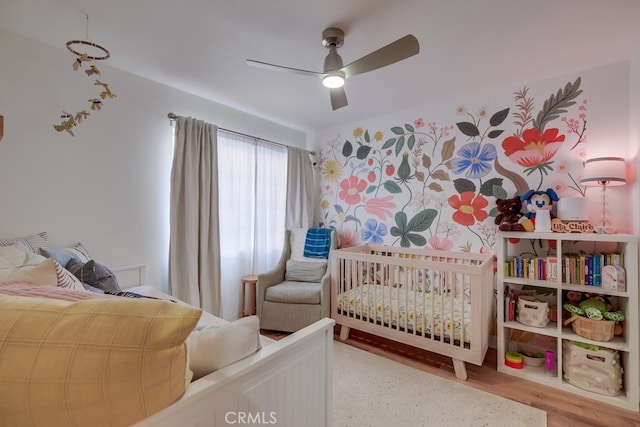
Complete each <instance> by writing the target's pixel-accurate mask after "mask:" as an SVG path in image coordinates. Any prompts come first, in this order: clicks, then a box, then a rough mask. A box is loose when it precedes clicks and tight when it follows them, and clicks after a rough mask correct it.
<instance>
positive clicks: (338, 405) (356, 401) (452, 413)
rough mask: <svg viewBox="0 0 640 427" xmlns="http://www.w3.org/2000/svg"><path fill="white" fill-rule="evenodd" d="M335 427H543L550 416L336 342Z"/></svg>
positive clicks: (334, 362) (334, 372)
mask: <svg viewBox="0 0 640 427" xmlns="http://www.w3.org/2000/svg"><path fill="white" fill-rule="evenodd" d="M333 366H334V368H333V426H334V427H347V426H348V427H365V426H370V427H378V426H380V427H392V426H398V427H400V426H412V427H417V426H429V427H439V426H456V427H457V426H465V427H475V426H487V427H489V426H490V427H501V426H505V427H506V426H509V427H518V426H526V427H544V426H546V425H547V414H546V412H544V411H542V410H539V409H536V408H531V407H529V406H527V405H524V404H521V403H518V402H514V401H512V400H509V399H505V398H503V397H500V396H496V395H493V394H491V393H487V392H484V391H482V390H477V389H474V388H472V387H469V386H465V385H462V384H459V383H456V382H454V381H449V380H447V379H444V378H440V377H438V376H435V375H431V374H429V373H427V372H424V371H421V370H419V369H416V368H413V367H411V366H407V365H403V364H401V363H398V362H395V361H393V360H389V359H386V358H384V357H382V356H378V355H376V354H373V353H369V352H367V351H364V350H361V349H358V348H355V347H353V346H350V345H347V344H344V343H341V342H339V341H334V359H333Z"/></svg>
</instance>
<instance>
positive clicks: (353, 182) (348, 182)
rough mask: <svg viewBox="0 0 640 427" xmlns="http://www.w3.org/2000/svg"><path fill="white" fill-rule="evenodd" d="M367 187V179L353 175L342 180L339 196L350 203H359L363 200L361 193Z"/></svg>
mask: <svg viewBox="0 0 640 427" xmlns="http://www.w3.org/2000/svg"><path fill="white" fill-rule="evenodd" d="M366 189H367V181H365V180H364V179H360V178H358V177H357V176H355V175H351V176H350V177H349V178H346V179H343V180H342V181H341V182H340V193H338V197H340V198H341V199H342V200H344V202H345V203H347V204H349V205H357V204H358V203H360V201H361V200H362V196H361V195H360V193H362V192H363V191H364V190H366Z"/></svg>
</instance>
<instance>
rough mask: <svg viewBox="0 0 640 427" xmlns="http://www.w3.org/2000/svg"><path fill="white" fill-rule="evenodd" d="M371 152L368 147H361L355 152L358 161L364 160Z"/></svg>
mask: <svg viewBox="0 0 640 427" xmlns="http://www.w3.org/2000/svg"><path fill="white" fill-rule="evenodd" d="M370 151H371V147H370V146H368V145H361V146H360V147H358V151H356V157H357V158H358V159H359V160H364V159H366V158H367V157H368V156H369V152H370Z"/></svg>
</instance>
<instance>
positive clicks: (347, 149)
mask: <svg viewBox="0 0 640 427" xmlns="http://www.w3.org/2000/svg"><path fill="white" fill-rule="evenodd" d="M351 153H353V145H351V143H350V142H349V141H346V142H345V143H344V145H343V146H342V155H343V156H344V157H350V156H351Z"/></svg>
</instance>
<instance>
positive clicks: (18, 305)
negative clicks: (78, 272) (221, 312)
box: [0, 233, 335, 427]
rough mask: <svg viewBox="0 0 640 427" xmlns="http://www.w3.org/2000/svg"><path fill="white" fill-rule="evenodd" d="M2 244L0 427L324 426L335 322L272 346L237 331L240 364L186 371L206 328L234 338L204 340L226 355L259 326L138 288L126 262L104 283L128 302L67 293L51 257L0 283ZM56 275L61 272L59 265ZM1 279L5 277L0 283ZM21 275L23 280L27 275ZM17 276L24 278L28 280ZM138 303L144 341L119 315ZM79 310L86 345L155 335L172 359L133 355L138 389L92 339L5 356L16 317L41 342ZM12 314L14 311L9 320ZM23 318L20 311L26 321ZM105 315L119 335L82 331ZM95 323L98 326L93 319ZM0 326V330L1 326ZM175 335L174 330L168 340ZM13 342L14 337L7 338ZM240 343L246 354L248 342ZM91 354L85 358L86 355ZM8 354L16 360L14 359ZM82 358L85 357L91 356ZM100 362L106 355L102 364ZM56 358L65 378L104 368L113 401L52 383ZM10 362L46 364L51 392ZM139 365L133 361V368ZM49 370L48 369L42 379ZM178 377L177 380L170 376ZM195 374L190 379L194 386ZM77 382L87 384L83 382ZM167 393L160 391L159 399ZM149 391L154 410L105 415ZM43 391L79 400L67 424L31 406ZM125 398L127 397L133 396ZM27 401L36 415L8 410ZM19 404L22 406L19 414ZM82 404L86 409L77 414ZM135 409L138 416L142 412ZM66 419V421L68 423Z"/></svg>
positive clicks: (62, 401)
mask: <svg viewBox="0 0 640 427" xmlns="http://www.w3.org/2000/svg"><path fill="white" fill-rule="evenodd" d="M40 234H43V233H40ZM29 237H33V236H29ZM15 240H16V239H13V240H12V242H15ZM18 240H19V239H18ZM27 243H29V242H27ZM7 244H8V243H7V239H5V240H2V239H0V360H2V363H0V379H1V381H0V396H2V398H1V399H0V424H1V425H17V424H16V422H17V421H16V420H19V422H17V423H18V424H20V425H23V424H25V423H26V424H29V425H47V426H49V425H87V424H90V425H94V426H99V425H136V426H176V425H179V426H181V427H186V426H202V425H206V426H224V425H238V424H249V425H256V424H277V425H279V426H280V425H281V426H300V425H306V426H327V425H330V424H331V401H332V374H331V372H332V354H333V348H332V343H333V326H334V324H335V321H333V320H332V319H328V318H325V319H322V320H320V321H318V322H316V323H314V324H312V325H310V326H308V327H306V328H304V329H302V330H300V331H298V332H296V333H293V334H291V335H289V336H287V337H285V338H283V339H281V340H279V341H274V340H271V339H269V338H265V337H264V336H262V335H259V329H254V330H253V332H251V334H246V335H245V338H246V340H244V342H249V343H250V345H252V346H253V347H254V348H253V350H252V351H251V352H250V354H248V355H246V354H242V355H241V357H240V358H239V359H237V360H233V361H230V360H226V359H224V357H223V356H221V355H219V354H218V352H216V355H215V357H213V359H217V361H216V362H215V363H218V364H220V367H214V370H213V371H212V372H207V371H205V370H202V369H204V368H202V366H199V365H195V366H194V359H193V358H192V357H193V356H194V354H195V353H196V352H200V354H203V353H202V351H200V350H198V349H197V347H194V346H193V340H194V336H199V337H201V338H200V340H201V341H199V342H198V343H199V344H202V343H203V342H204V341H203V338H202V337H203V336H206V337H209V336H210V335H209V332H211V331H214V333H215V334H216V337H218V338H216V339H221V338H219V337H224V339H225V340H227V339H228V337H229V336H230V335H229V334H233V336H234V338H233V340H232V341H207V342H206V344H207V345H209V346H210V347H209V348H214V347H215V348H223V350H224V351H222V352H221V353H222V354H224V355H229V354H231V353H232V352H231V350H229V349H230V348H236V347H239V346H241V345H240V344H238V342H240V341H242V340H238V339H236V335H235V334H237V331H238V330H240V328H241V329H242V330H245V331H246V330H249V329H251V328H252V327H253V328H257V327H258V322H257V319H255V317H253V316H249V317H246V318H242V319H239V320H237V321H234V322H227V321H224V320H222V319H220V318H217V317H215V316H213V315H211V314H210V313H206V312H201V310H199V309H195V308H193V307H190V306H188V305H187V304H184V303H183V302H181V301H178V300H175V299H174V298H172V297H171V296H170V295H167V294H165V293H163V292H161V291H160V290H158V289H157V288H154V287H152V286H145V285H144V270H145V267H144V265H129V266H123V267H115V268H110V269H108V270H109V271H110V272H111V273H112V279H115V280H116V281H117V282H118V283H119V285H120V286H121V287H122V289H121V292H122V294H129V296H133V295H135V297H125V296H123V295H110V294H104V295H100V294H98V293H93V292H88V291H86V290H79V289H73V286H72V285H70V284H69V283H68V282H64V283H63V282H61V281H60V280H61V279H60V276H57V277H56V273H55V272H53V273H51V266H52V265H54V266H55V267H57V268H58V271H62V270H60V269H59V267H60V266H59V265H55V264H56V263H57V261H54V260H52V259H47V260H46V261H42V262H39V263H32V264H31V265H29V266H26V265H23V266H20V267H18V268H20V269H22V270H21V272H20V274H22V276H20V277H19V280H12V279H15V278H16V277H18V276H15V275H14V276H10V277H9V278H7V274H8V273H7V272H8V271H9V270H10V269H9V268H4V267H6V265H2V264H3V258H2V254H3V247H4V246H7ZM32 244H33V241H31V242H30V243H29V245H32ZM29 245H27V246H28V249H29V250H30V251H36V250H37V251H39V247H38V245H37V244H35V245H32V246H35V248H34V247H31V246H29ZM76 248H78V245H74V246H73V247H71V248H65V249H76ZM21 249H24V247H21ZM6 252H8V251H4V253H5V254H6ZM34 253H35V252H34ZM27 257H31V258H32V259H33V258H34V255H27ZM5 264H6V262H5ZM57 264H59V263H57ZM25 267H28V269H29V271H28V272H26V271H25V270H26V268H25ZM94 269H95V268H94ZM63 270H65V271H66V269H63ZM45 271H47V272H48V273H47V274H49V276H47V278H43V277H45ZM67 273H68V272H67ZM3 274H4V275H5V276H4V277H3ZM24 274H27V276H25V275H24ZM65 274H66V273H65ZM25 277H26V278H27V279H26V280H25ZM67 279H68V277H67ZM67 279H64V280H67ZM51 280H54V283H53V284H51V283H50V282H51ZM45 288H46V289H45ZM43 290H44V291H43ZM45 291H46V292H45ZM17 292H19V293H21V294H18V293H17ZM29 292H31V293H32V295H28V296H25V295H23V294H24V293H27V294H28V293H29ZM43 292H45V293H46V294H49V293H54V294H56V295H54V296H53V297H47V298H45V297H43V296H42V295H40V294H42V293H43ZM58 294H59V295H62V296H59V295H58ZM58 298H59V299H58ZM156 299H165V300H166V299H168V300H170V301H169V302H168V301H157V300H156ZM82 304H84V305H82ZM88 304H93V305H92V306H91V305H88ZM110 306H115V307H117V309H118V310H120V311H118V312H117V313H115V314H114V312H113V311H111V308H109V309H108V310H107V308H105V307H110ZM143 306H144V307H147V306H149V307H153V310H154V313H153V315H154V316H155V317H154V320H153V322H156V323H153V322H151V323H149V324H145V325H152V326H148V329H145V330H144V333H143V332H140V334H142V335H136V334H135V333H136V332H137V329H138V328H134V327H133V326H131V325H132V323H126V322H124V321H123V320H122V319H123V318H124V317H123V313H121V311H123V310H124V311H125V312H126V313H125V314H126V315H128V316H129V317H126V319H132V318H133V319H134V320H135V322H138V320H139V319H138V317H142V315H140V313H138V311H137V310H138V309H139V308H140V307H143ZM33 307H36V309H33ZM80 307H82V310H76V311H74V312H73V313H72V314H73V316H88V317H85V318H83V319H84V320H83V321H82V322H80V323H82V325H81V326H80V327H79V328H80V329H78V331H81V330H82V331H83V332H78V334H81V333H83V334H86V335H89V336H91V337H94V338H92V340H97V339H98V338H99V336H100V335H105V336H109V334H111V336H110V338H109V339H116V335H118V337H122V336H127V335H131V337H136V336H143V337H145V339H146V337H147V336H151V335H153V336H155V335H158V336H159V337H160V339H165V340H168V341H171V345H170V347H171V348H170V351H171V354H170V357H171V359H170V362H167V363H164V362H163V360H164V359H162V357H165V356H167V354H166V353H167V351H169V350H166V349H164V348H163V349H161V350H160V352H161V353H162V354H161V355H160V356H157V355H156V354H151V355H149V353H151V352H149V353H143V354H141V355H140V356H139V359H140V360H141V361H144V362H140V363H139V365H140V366H139V371H140V372H139V373H138V376H139V377H140V378H141V379H140V382H139V383H135V382H134V383H132V382H131V381H132V379H131V377H132V376H130V375H128V376H127V377H126V378H122V375H121V373H120V372H117V370H118V369H119V367H117V365H109V364H107V363H112V362H113V360H112V359H115V358H116V357H111V359H110V360H108V361H106V360H107V356H105V354H107V353H110V352H112V353H113V354H116V352H117V350H118V348H117V346H116V350H114V349H113V348H112V347H111V348H110V349H109V351H108V352H107V351H102V352H100V351H96V348H93V349H90V348H89V347H92V346H93V347H96V345H95V343H93V342H92V345H91V346H90V345H87V344H86V343H85V342H81V344H80V345H78V344H77V342H78V341H77V340H75V341H74V342H73V344H68V345H67V343H66V341H65V340H66V339H67V338H68V337H65V339H64V340H62V341H60V339H58V341H56V342H54V345H53V347H54V350H52V351H53V352H52V353H51V354H52V356H48V357H46V358H43V357H40V358H33V360H31V359H30V357H29V356H27V357H23V356H22V354H21V353H20V352H16V351H14V352H13V353H11V351H10V350H11V347H12V345H13V347H14V349H15V347H16V342H17V346H21V345H22V344H23V343H24V342H26V341H24V339H23V338H24V337H18V339H17V340H16V339H13V340H12V337H11V335H12V334H14V335H15V331H16V330H17V329H19V328H18V327H16V326H15V325H19V322H18V320H16V319H20V320H21V321H24V322H25V323H26V326H24V327H23V329H25V330H27V332H28V333H31V332H30V331H29V330H31V329H34V326H35V329H38V328H41V329H47V331H46V332H47V337H49V336H50V335H52V333H51V331H52V330H53V329H49V327H48V326H47V325H49V324H54V323H57V320H58V319H63V322H62V323H64V324H65V325H66V326H65V327H66V328H69V325H70V324H71V323H70V322H71V321H68V319H69V318H71V315H70V314H69V310H71V309H75V308H80ZM88 307H89V308H90V309H89V308H88ZM96 307H98V309H96ZM158 307H162V310H158V309H157V308H158ZM20 310H22V311H20ZM60 310H62V311H64V314H60V312H59V311H60ZM103 310H105V311H106V314H104V313H103V312H102V311H103ZM140 310H142V309H140ZM14 311H15V312H17V313H18V314H15V313H14ZM40 311H42V312H44V313H45V314H46V315H51V313H52V312H53V313H54V314H55V316H58V317H56V318H55V319H56V321H55V322H48V321H46V320H45V321H44V322H43V321H40V318H37V317H36V315H33V317H32V313H39V312H40ZM25 313H27V314H28V315H25ZM158 313H160V314H158ZM103 314H104V315H105V316H107V317H108V318H109V319H112V318H115V319H118V320H117V322H120V324H118V326H119V327H121V329H122V331H121V333H118V334H116V333H112V328H110V327H109V328H107V327H106V326H105V325H104V324H103V325H102V326H100V327H101V328H102V329H97V330H92V332H91V333H86V331H85V330H84V329H87V330H89V328H90V327H91V326H86V325H92V323H91V322H90V320H92V318H93V317H97V316H100V315H103ZM12 316H13V317H12ZM158 318H160V319H161V323H158V322H159V321H158V320H157V319H158ZM36 319H38V320H36ZM87 319H89V320H87ZM129 321H130V320H127V322H129ZM165 321H166V323H165ZM29 322H31V323H29ZM65 322H66V323H65ZM76 323H79V322H76ZM95 323H97V324H100V322H95ZM123 323H124V324H123ZM3 324H4V329H2V328H3V326H2V325H3ZM153 325H155V326H153ZM158 325H159V326H158ZM52 328H53V327H52ZM83 328H84V329H83ZM174 329H175V330H176V331H177V332H176V333H175V334H174V335H171V333H173V332H172V331H173V330H174ZM68 330H71V329H68ZM7 331H10V332H7ZM96 331H98V332H96ZM220 331H223V332H220ZM224 331H232V332H224ZM54 332H55V330H54ZM138 332H139V331H138ZM197 333H206V334H207V335H196V334H197ZM180 334H182V335H180ZM53 335H55V334H53ZM251 337H253V342H251ZM256 337H257V338H258V340H257V341H256V340H255V338H256ZM13 338H15V336H14V337H13ZM58 338H59V337H58ZM30 339H31V338H30ZM38 339H40V338H38ZM105 339H106V338H105ZM130 339H134V338H130ZM61 343H62V344H61ZM47 345H48V343H45V342H44V340H40V341H38V342H37V346H38V351H39V352H42V351H48V350H47ZM63 347H69V350H68V353H64V357H61V355H60V349H61V348H63ZM151 347H152V346H151ZM244 347H245V351H246V345H245V346H244ZM205 348H207V347H205ZM43 349H44V350H43ZM83 349H84V350H86V351H87V352H86V354H87V355H88V354H91V356H90V358H93V360H87V361H83V360H82V359H83V357H84V354H85V353H83V352H82V351H81V350H83ZM194 349H196V350H194ZM91 350H92V351H93V353H90V351H91ZM129 350H130V349H129V348H127V351H129ZM65 351H67V350H65ZM145 351H147V350H145ZM56 352H57V353H56ZM16 355H17V357H18V359H19V360H16ZM237 355H238V354H236V356H237ZM11 357H13V359H11ZM85 358H87V359H88V358H89V357H85ZM101 358H104V360H103V359H101ZM158 358H160V359H158ZM236 358H237V357H236ZM44 359H46V360H44ZM72 359H73V361H74V362H73V363H71V362H70V361H71V360H72ZM57 360H60V363H59V364H60V365H65V366H64V369H62V371H63V374H64V375H65V379H66V378H69V375H71V374H73V372H76V373H77V372H84V373H86V372H89V373H90V374H91V376H93V377H95V376H97V375H102V374H104V372H107V371H108V372H109V381H108V382H105V383H103V384H102V385H101V387H102V388H104V389H109V390H106V391H104V393H107V392H108V393H111V395H110V396H114V397H113V399H112V400H108V401H100V402H83V401H82V399H88V397H87V395H90V394H91V388H90V385H91V384H90V381H92V380H93V379H94V378H89V379H86V378H82V379H81V380H78V377H73V378H72V380H71V381H68V382H62V381H58V380H57V377H56V378H54V375H55V372H56V371H57V370H58V369H57V367H56V365H58V363H56V361H57ZM76 362H78V363H76ZM80 362H82V363H80ZM161 362H162V363H164V364H161V365H160V367H161V368H160V374H158V371H155V372H153V374H150V372H151V371H150V369H151V368H150V366H153V365H154V363H155V364H156V365H158V364H159V363H161ZM11 363H14V364H15V365H14V366H17V365H19V364H21V363H22V364H26V365H28V367H29V369H31V370H32V371H36V369H32V368H34V367H36V365H37V364H38V363H44V364H45V365H44V366H42V367H41V368H43V369H41V370H44V371H45V374H46V375H50V376H51V377H52V378H53V379H51V378H45V382H47V381H49V382H50V383H51V384H53V385H51V387H52V388H51V389H45V390H47V393H44V394H43V391H42V390H43V389H42V388H39V389H38V388H37V387H34V386H33V385H32V384H31V383H30V381H31V378H30V377H27V378H26V379H25V377H24V376H22V377H20V375H22V374H21V372H23V371H28V370H29V369H22V368H20V369H11V366H10V364H11ZM198 363H200V361H198ZM202 363H205V368H206V369H211V363H213V362H212V361H211V360H207V361H204V362H202ZM46 364H48V365H46ZM137 364H138V363H137V362H136V363H133V364H132V365H137ZM79 366H84V367H79ZM114 366H116V367H117V369H116V368H114ZM201 368H202V369H201ZM82 369H84V371H82ZM47 370H48V371H47ZM18 371H20V372H18ZM49 371H50V372H51V373H49ZM169 371H170V372H173V373H174V374H172V375H169V373H167V374H166V375H165V372H169ZM174 371H175V372H174ZM176 372H177V375H175V373H176ZM70 373H71V374H70ZM30 375H31V374H30ZM83 375H84V374H83ZM105 375H106V374H105ZM165 376H166V377H167V379H168V380H167V381H165V380H164V379H163V378H164V377H165ZM136 378H137V377H136ZM176 378H177V381H176ZM193 378H197V379H195V380H192V379H193ZM169 380H170V381H169ZM56 381H57V383H56ZM82 381H85V382H84V383H83V382H82ZM171 381H173V382H171ZM169 382H170V383H169ZM58 383H59V384H58ZM168 383H169V384H168ZM40 385H41V384H40ZM30 387H31V389H30ZM74 387H75V388H74ZM82 387H85V389H86V390H87V391H86V393H84V395H83V393H81V392H80V393H78V390H85V389H82ZM145 387H147V389H145ZM165 389H166V393H164V390H165ZM74 390H75V391H74ZM131 390H133V393H131ZM148 390H152V392H153V393H156V394H162V393H164V394H163V395H162V396H161V399H164V400H161V402H165V403H162V404H161V405H160V404H156V406H155V407H151V406H149V405H147V406H145V407H144V408H143V409H142V411H143V412H144V411H146V412H145V413H144V415H143V416H141V415H138V416H137V417H136V418H127V419H125V418H117V417H115V416H114V417H112V415H113V413H112V412H109V411H108V407H110V405H111V407H112V408H124V409H122V412H126V411H128V410H129V409H131V408H129V406H131V405H132V403H131V402H129V401H124V402H122V399H120V401H118V398H119V397H121V396H120V395H125V394H127V393H129V394H133V396H134V397H135V398H137V397H138V396H137V395H138V394H140V395H142V394H144V393H148ZM143 392H144V393H143ZM38 393H41V394H38ZM74 393H75V394H74ZM45 395H52V396H53V399H58V402H57V405H56V406H63V407H64V406H65V405H68V406H69V405H72V404H75V403H77V402H78V401H80V402H81V404H79V405H77V406H78V407H72V408H65V409H64V410H65V411H66V415H65V416H66V417H71V418H67V421H68V422H64V423H62V422H56V421H55V420H60V418H57V417H58V416H59V415H60V414H59V409H58V408H57V407H56V408H52V409H50V411H51V413H50V414H49V413H48V412H47V411H49V409H47V408H44V409H43V407H42V405H40V406H38V405H39V404H40V402H39V401H38V399H39V398H40V397H42V396H45ZM47 398H48V397H47ZM78 399H80V400H78ZM131 400H134V399H133V398H132V399H131ZM25 402H26V403H28V404H29V405H35V406H32V407H37V408H38V410H37V411H31V412H29V411H25V412H22V413H20V410H21V409H16V407H12V405H13V404H15V405H16V406H19V405H23V406H24V405H25ZM70 402H72V403H70ZM73 402H75V403H73ZM145 404H146V402H145ZM92 405H97V406H92ZM118 405H122V406H118ZM127 405H129V406H127ZM23 406H20V408H22V407H23ZM82 407H84V408H87V409H86V410H84V412H82ZM88 408H93V410H94V411H95V413H93V414H91V413H87V412H91V411H90V410H89V409H88ZM136 410H137V411H140V409H136ZM99 411H106V412H105V413H106V414H107V416H104V417H100V416H96V413H99ZM116 412H117V411H116ZM69 414H71V415H69ZM73 417H75V418H73ZM87 417H89V418H87ZM70 419H71V420H73V421H72V422H69V420H70ZM25 420H28V421H25ZM88 420H90V421H88ZM114 420H115V421H114Z"/></svg>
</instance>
